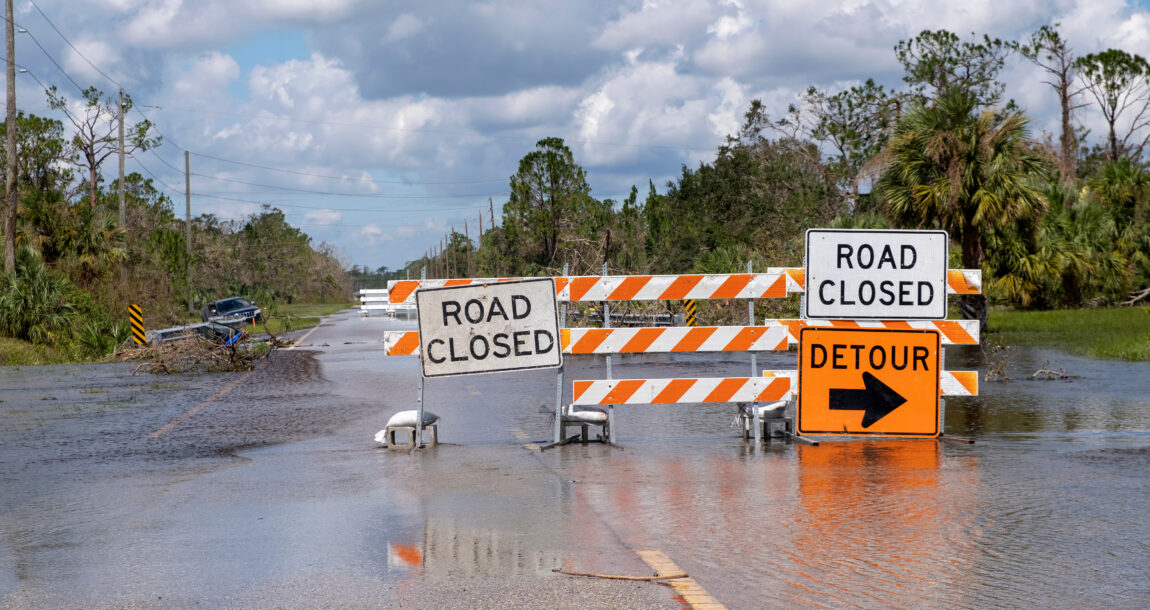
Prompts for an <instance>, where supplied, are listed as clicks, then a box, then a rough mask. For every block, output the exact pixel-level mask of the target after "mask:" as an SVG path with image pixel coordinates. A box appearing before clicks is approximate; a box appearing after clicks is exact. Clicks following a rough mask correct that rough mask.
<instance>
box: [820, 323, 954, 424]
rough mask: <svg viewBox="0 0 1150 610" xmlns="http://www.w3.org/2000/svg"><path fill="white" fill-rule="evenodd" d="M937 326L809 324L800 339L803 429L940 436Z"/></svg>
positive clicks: (939, 340)
mask: <svg viewBox="0 0 1150 610" xmlns="http://www.w3.org/2000/svg"><path fill="white" fill-rule="evenodd" d="M940 342H941V339H940V336H939V333H938V331H936V330H889V329H847V328H817V327H808V328H804V329H802V331H801V335H800V338H799V405H798V431H799V434H810V435H847V436H898V437H937V436H938V434H939V424H938V418H939V409H938V397H939V343H940Z"/></svg>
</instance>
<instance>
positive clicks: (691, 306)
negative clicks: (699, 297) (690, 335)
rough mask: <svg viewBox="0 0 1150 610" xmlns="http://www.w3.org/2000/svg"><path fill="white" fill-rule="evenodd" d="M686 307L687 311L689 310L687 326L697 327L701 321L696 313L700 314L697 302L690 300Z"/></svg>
mask: <svg viewBox="0 0 1150 610" xmlns="http://www.w3.org/2000/svg"><path fill="white" fill-rule="evenodd" d="M685 305H686V309H687V326H695V325H697V324H698V323H699V319H698V316H697V315H696V313H697V312H698V307H696V305H695V300H694V299H690V300H688V301H686V302H685Z"/></svg>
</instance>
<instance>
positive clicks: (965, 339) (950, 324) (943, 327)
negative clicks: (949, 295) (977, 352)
mask: <svg viewBox="0 0 1150 610" xmlns="http://www.w3.org/2000/svg"><path fill="white" fill-rule="evenodd" d="M935 325H936V326H938V329H939V330H940V331H942V334H944V335H946V338H947V339H950V342H951V343H955V344H958V345H974V344H975V343H976V342H975V340H974V337H972V336H970V333H968V332H966V329H965V328H963V327H962V325H961V324H959V323H957V322H954V321H951V320H939V321H938V322H935Z"/></svg>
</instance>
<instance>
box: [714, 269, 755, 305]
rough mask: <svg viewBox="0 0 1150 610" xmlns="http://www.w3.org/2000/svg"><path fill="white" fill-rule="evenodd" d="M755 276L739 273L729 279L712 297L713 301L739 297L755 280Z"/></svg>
mask: <svg viewBox="0 0 1150 610" xmlns="http://www.w3.org/2000/svg"><path fill="white" fill-rule="evenodd" d="M754 277H755V276H754V274H751V273H739V274H734V275H731V276H730V277H728V278H727V279H726V280H725V281H724V282H723V285H722V286H719V289H718V290H716V291H715V293H714V294H712V295H711V298H712V299H733V298H735V297H737V296H739V292H740V291H742V290H743V289H744V288H746V287H747V284H750V283H751V280H752V279H754Z"/></svg>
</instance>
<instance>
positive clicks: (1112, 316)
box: [987, 307, 1150, 361]
mask: <svg viewBox="0 0 1150 610" xmlns="http://www.w3.org/2000/svg"><path fill="white" fill-rule="evenodd" d="M988 330H989V336H988V337H987V341H988V342H990V343H998V344H1001V345H1048V346H1051V347H1056V348H1059V349H1064V350H1066V351H1068V352H1070V353H1073V354H1078V355H1083V356H1090V357H1093V358H1106V359H1111V360H1133V361H1150V307H1122V308H1113V309H1061V310H1056V311H999V310H993V311H991V312H990V319H989V328H988Z"/></svg>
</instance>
